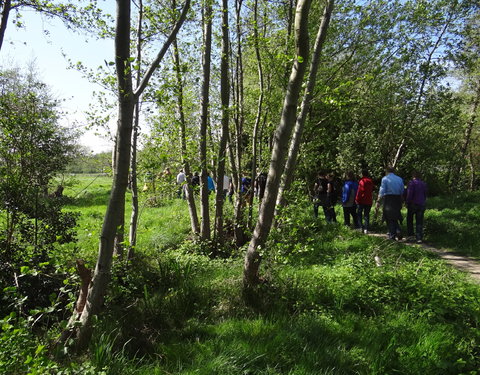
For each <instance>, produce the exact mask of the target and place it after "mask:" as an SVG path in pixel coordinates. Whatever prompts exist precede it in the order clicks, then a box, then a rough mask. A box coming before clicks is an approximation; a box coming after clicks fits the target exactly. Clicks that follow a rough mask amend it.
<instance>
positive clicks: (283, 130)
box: [243, 0, 310, 288]
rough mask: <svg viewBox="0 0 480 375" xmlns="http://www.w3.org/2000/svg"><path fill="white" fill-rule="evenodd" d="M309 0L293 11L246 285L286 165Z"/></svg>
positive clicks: (305, 50) (254, 274)
mask: <svg viewBox="0 0 480 375" xmlns="http://www.w3.org/2000/svg"><path fill="white" fill-rule="evenodd" d="M309 10H310V0H299V1H298V3H297V7H296V11H295V23H294V25H295V26H294V27H295V61H294V64H293V67H292V72H291V74H290V78H289V81H288V86H287V91H286V94H285V99H284V102H283V109H282V116H281V119H280V123H279V125H278V127H277V129H276V131H275V135H274V144H273V150H272V155H271V159H270V169H269V171H268V177H267V186H266V190H265V196H264V198H263V201H262V205H261V206H260V212H259V217H258V220H257V224H256V226H255V230H254V233H253V236H252V239H251V241H250V244H249V246H248V249H247V253H246V255H245V262H244V273H243V281H244V286H245V287H246V288H249V287H251V286H254V285H255V284H257V283H258V282H259V280H260V278H259V274H258V271H259V267H260V262H261V254H260V250H261V249H262V248H263V246H264V245H265V242H266V240H267V237H268V234H269V232H270V229H271V226H272V222H273V216H274V211H275V203H276V200H277V195H278V189H279V185H280V179H281V176H282V174H283V171H284V168H285V160H286V157H287V152H288V142H289V140H290V136H291V133H292V130H293V127H294V125H295V119H296V109H297V104H298V98H299V95H300V91H301V86H302V81H303V77H304V75H305V71H306V65H307V60H308V54H309V38H308V14H309Z"/></svg>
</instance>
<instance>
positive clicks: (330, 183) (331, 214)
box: [323, 173, 337, 223]
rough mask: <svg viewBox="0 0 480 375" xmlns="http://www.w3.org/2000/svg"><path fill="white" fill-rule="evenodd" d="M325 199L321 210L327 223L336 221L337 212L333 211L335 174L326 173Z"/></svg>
mask: <svg viewBox="0 0 480 375" xmlns="http://www.w3.org/2000/svg"><path fill="white" fill-rule="evenodd" d="M326 177H327V199H326V201H325V206H324V207H323V212H324V213H325V219H326V220H327V223H336V222H337V214H336V213H335V204H336V203H337V189H336V188H335V176H334V175H333V174H332V173H329V174H327V176H326Z"/></svg>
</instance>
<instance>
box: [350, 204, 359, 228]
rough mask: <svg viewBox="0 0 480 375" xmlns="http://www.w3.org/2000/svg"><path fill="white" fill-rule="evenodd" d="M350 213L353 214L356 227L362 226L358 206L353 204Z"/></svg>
mask: <svg viewBox="0 0 480 375" xmlns="http://www.w3.org/2000/svg"><path fill="white" fill-rule="evenodd" d="M350 215H352V220H353V226H354V227H355V228H360V223H359V222H358V215H357V207H356V206H353V207H352V208H351V210H350Z"/></svg>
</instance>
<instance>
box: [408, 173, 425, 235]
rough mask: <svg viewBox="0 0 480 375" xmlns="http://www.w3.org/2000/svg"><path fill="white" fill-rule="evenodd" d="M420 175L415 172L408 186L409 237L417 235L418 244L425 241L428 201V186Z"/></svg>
mask: <svg viewBox="0 0 480 375" xmlns="http://www.w3.org/2000/svg"><path fill="white" fill-rule="evenodd" d="M420 177H421V176H420V173H418V172H413V174H412V179H411V180H410V181H409V183H408V185H407V196H406V198H405V204H406V205H407V235H408V236H409V237H413V236H414V235H415V237H416V239H417V243H422V240H423V216H424V214H425V202H426V200H427V184H426V183H425V182H423V181H422V180H421V178H420ZM414 218H415V233H414V231H413V219H414Z"/></svg>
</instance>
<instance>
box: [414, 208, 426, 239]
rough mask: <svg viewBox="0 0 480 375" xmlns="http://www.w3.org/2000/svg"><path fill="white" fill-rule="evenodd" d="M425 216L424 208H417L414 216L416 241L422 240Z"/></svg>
mask: <svg viewBox="0 0 480 375" xmlns="http://www.w3.org/2000/svg"><path fill="white" fill-rule="evenodd" d="M424 215H425V207H418V209H417V212H416V214H415V224H416V238H417V241H422V240H423V217H424Z"/></svg>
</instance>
